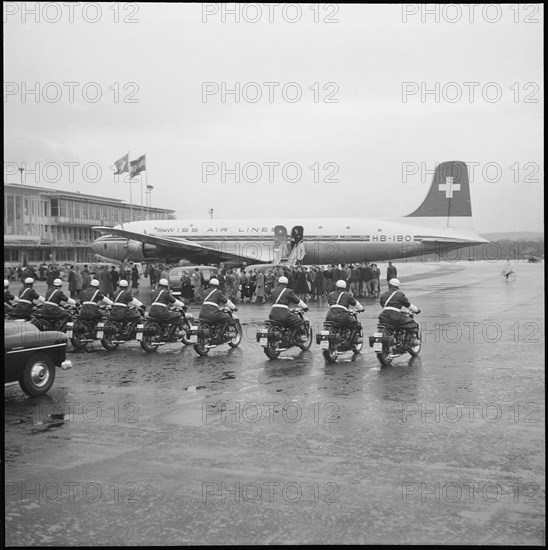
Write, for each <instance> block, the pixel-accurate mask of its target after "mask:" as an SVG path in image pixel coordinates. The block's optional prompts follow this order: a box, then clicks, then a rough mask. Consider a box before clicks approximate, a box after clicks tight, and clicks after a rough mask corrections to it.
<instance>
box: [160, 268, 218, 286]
mask: <svg viewBox="0 0 548 550" xmlns="http://www.w3.org/2000/svg"><path fill="white" fill-rule="evenodd" d="M196 268H198V269H199V270H200V272H201V273H202V275H203V276H204V281H205V283H206V285H207V284H208V283H209V279H211V278H213V277H216V276H217V274H218V273H219V270H218V269H217V268H216V267H212V266H209V265H185V266H180V267H174V268H173V269H172V270H171V271H170V272H169V274H168V276H169V288H170V290H171V291H176V292H181V291H182V289H183V285H182V280H181V276H182V275H183V271H186V272H187V273H188V274H189V275H192V273H194V270H195V269H196Z"/></svg>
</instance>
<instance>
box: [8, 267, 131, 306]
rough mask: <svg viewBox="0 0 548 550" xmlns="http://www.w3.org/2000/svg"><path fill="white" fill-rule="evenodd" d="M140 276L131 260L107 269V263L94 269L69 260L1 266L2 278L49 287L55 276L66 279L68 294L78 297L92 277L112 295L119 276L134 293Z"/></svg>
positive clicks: (107, 294)
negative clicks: (43, 283) (68, 261)
mask: <svg viewBox="0 0 548 550" xmlns="http://www.w3.org/2000/svg"><path fill="white" fill-rule="evenodd" d="M140 276H141V275H140V273H139V269H138V267H137V265H135V264H133V263H131V262H130V263H129V264H128V265H127V266H126V267H125V268H121V267H115V266H111V267H110V269H109V268H108V266H105V265H102V266H98V267H97V269H96V270H92V269H90V265H89V264H84V265H83V267H81V268H80V267H79V266H75V265H71V264H63V265H59V264H49V265H47V264H41V265H40V266H35V265H29V266H26V267H22V266H20V265H19V266H17V267H5V268H4V279H5V280H8V281H21V282H23V281H25V280H26V279H29V278H31V279H34V280H35V281H45V282H46V285H47V289H48V290H49V289H51V288H52V287H53V283H54V281H55V280H57V279H60V280H62V281H66V282H68V291H69V293H70V297H71V298H80V296H81V294H82V293H83V292H84V291H86V290H87V289H88V288H89V287H90V285H91V281H92V279H93V278H96V279H97V280H98V281H99V284H100V290H101V292H102V293H103V294H105V295H106V296H112V294H113V293H114V292H115V290H116V288H117V286H118V281H119V280H121V279H124V280H126V281H128V283H131V286H130V288H131V290H132V291H133V292H134V293H135V294H137V293H138V291H139V278H140Z"/></svg>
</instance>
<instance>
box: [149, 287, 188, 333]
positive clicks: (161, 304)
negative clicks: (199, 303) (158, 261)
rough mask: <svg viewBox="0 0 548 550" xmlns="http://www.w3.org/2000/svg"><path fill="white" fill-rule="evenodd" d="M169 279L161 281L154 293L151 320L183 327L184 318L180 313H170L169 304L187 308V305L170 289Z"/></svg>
mask: <svg viewBox="0 0 548 550" xmlns="http://www.w3.org/2000/svg"><path fill="white" fill-rule="evenodd" d="M168 286H169V282H168V280H167V279H160V280H159V281H158V287H157V288H156V290H153V291H152V305H151V306H150V311H149V314H148V316H149V318H150V319H152V320H154V321H161V322H168V323H169V324H171V325H178V326H179V329H182V327H183V317H182V316H181V314H180V313H179V312H178V311H169V309H168V308H169V304H175V306H177V307H182V308H185V307H186V306H185V304H184V303H183V302H181V301H179V300H177V298H175V297H174V296H173V295H172V294H171V292H170V291H169V289H168Z"/></svg>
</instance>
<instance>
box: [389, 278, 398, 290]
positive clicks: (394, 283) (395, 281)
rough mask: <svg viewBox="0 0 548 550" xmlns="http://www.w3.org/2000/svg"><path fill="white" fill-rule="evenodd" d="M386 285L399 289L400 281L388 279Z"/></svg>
mask: <svg viewBox="0 0 548 550" xmlns="http://www.w3.org/2000/svg"><path fill="white" fill-rule="evenodd" d="M388 284H389V285H390V286H397V287H398V288H400V280H399V279H396V278H395V277H394V278H393V279H390V280H389V281H388Z"/></svg>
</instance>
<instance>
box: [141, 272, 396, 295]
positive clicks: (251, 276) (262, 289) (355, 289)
mask: <svg viewBox="0 0 548 550" xmlns="http://www.w3.org/2000/svg"><path fill="white" fill-rule="evenodd" d="M215 267H216V268H217V272H216V274H215V278H216V279H217V280H218V281H219V288H220V289H221V290H222V292H223V293H224V294H225V295H226V296H227V298H228V299H229V300H231V301H233V302H234V303H238V302H241V303H245V302H249V303H265V302H270V301H271V294H272V291H273V290H274V288H275V287H276V281H277V280H278V279H279V278H280V277H282V276H283V277H287V279H288V288H289V289H291V290H293V291H294V292H295V294H296V295H297V296H298V297H299V298H300V299H302V300H304V301H320V300H324V299H326V298H327V296H328V294H329V293H330V292H332V291H333V290H334V289H335V285H336V282H337V281H339V280H343V281H345V282H346V285H347V289H348V291H349V292H351V293H352V295H353V296H356V297H361V298H366V297H371V298H376V297H378V296H379V293H380V286H381V284H380V279H381V271H380V269H379V268H378V266H377V264H374V263H369V262H362V263H359V264H342V265H334V264H333V265H330V266H299V265H298V266H295V267H291V268H289V267H284V266H277V267H271V268H267V269H264V268H247V266H246V265H245V264H242V265H240V266H239V267H228V266H225V265H223V264H219V265H218V266H215ZM396 275H397V272H396V268H395V267H394V266H393V265H392V264H391V262H389V265H388V269H387V273H386V280H387V281H388V280H389V279H392V278H393V277H396ZM145 276H148V277H149V278H150V285H151V288H152V289H155V288H156V287H157V284H158V283H157V281H159V280H160V279H163V278H166V279H167V278H168V272H167V269H166V267H165V265H163V264H159V265H157V266H147V269H146V270H145ZM180 282H181V285H180V286H181V296H182V298H183V299H184V300H185V301H186V302H187V303H189V302H191V303H196V304H200V303H202V301H203V299H204V291H205V289H206V288H207V287H208V281H207V280H205V279H204V276H203V273H202V271H201V270H200V269H199V268H197V267H195V268H191V269H189V270H183V271H182V274H181V281H180Z"/></svg>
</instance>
